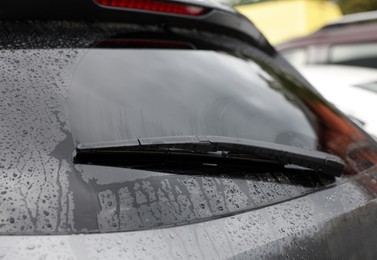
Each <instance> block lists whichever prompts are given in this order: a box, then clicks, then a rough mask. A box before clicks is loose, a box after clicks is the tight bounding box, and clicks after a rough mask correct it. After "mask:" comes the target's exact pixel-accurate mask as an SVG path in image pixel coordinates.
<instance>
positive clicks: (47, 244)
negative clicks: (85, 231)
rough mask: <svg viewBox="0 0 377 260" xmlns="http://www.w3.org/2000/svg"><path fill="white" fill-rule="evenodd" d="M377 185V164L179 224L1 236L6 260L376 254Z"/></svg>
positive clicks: (346, 255) (352, 256)
mask: <svg viewBox="0 0 377 260" xmlns="http://www.w3.org/2000/svg"><path fill="white" fill-rule="evenodd" d="M376 183H377V181H376V170H375V169H374V170H371V171H369V172H368V173H367V174H363V175H360V176H357V177H356V178H354V179H353V180H351V181H350V182H346V183H343V184H341V185H338V186H335V187H333V188H330V189H327V190H324V191H321V192H317V193H315V194H311V195H309V196H305V197H302V198H298V199H295V200H291V201H287V202H284V203H281V204H277V205H272V206H269V207H267V208H262V209H258V210H255V211H251V212H245V213H243V214H238V215H235V216H230V217H226V218H221V219H216V220H211V221H206V222H202V223H197V224H190V225H186V226H180V227H171V228H163V229H152V230H145V231H136V232H125V233H122V232H117V233H110V234H92V235H69V236H68V235H62V236H2V237H1V238H0V239H1V243H0V252H1V256H2V259H41V258H46V259H49V258H56V257H60V259H125V258H126V259H128V258H142V259H177V258H180V259H195V258H196V259H212V258H216V259H250V258H253V259H259V258H260V259H262V258H263V259H264V258H269V259H275V258H285V257H300V258H326V259H339V258H346V259H349V258H363V259H373V255H375V254H376V253H377V252H376V247H375V244H374V241H375V239H376V236H377V235H376V234H377V232H376V231H377V230H376V229H377V228H376V225H374V223H375V214H376V211H377V204H376V187H377V186H376ZM345 238H346V239H345ZM360 245H361V246H360Z"/></svg>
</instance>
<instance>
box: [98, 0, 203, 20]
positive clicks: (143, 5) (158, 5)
mask: <svg viewBox="0 0 377 260" xmlns="http://www.w3.org/2000/svg"><path fill="white" fill-rule="evenodd" d="M94 2H96V3H97V4H99V5H102V6H108V7H117V8H127V9H137V10H145V11H153V12H159V13H171V14H178V15H186V16H201V15H204V14H206V13H208V11H209V9H207V8H203V7H200V6H194V5H186V4H180V3H174V2H167V1H156V0H94Z"/></svg>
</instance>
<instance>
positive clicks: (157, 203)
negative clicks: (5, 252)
mask: <svg viewBox="0 0 377 260" xmlns="http://www.w3.org/2000/svg"><path fill="white" fill-rule="evenodd" d="M0 39H1V41H0V48H1V50H0V55H1V59H0V69H1V73H2V78H1V79H0V92H1V95H0V99H1V102H0V106H1V109H0V117H1V121H2V123H1V125H0V149H1V151H2V157H1V158H0V175H1V177H2V181H1V183H0V194H1V195H0V198H1V209H0V233H1V234H66V233H82V232H114V231H129V230H140V229H148V228H156V227H165V226H172V225H182V224H188V223H192V222H198V221H203V220H208V219H212V218H215V217H221V216H227V215H231V214H235V213H237V212H244V211H247V210H253V209H256V208H259V207H263V206H267V205H271V204H272V203H277V202H280V201H284V200H288V199H292V198H295V197H298V196H302V195H303V194H307V193H310V192H314V191H317V190H318V189H322V188H326V187H329V185H333V184H334V183H336V182H341V181H346V180H347V177H344V176H343V177H341V178H338V179H335V178H333V177H328V176H324V175H321V174H319V173H316V172H313V171H308V170H305V169H301V168H295V169H291V170H281V169H280V170H273V169H270V168H268V169H267V168H266V169H262V170H261V169H258V171H257V170H255V169H253V168H248V167H242V166H240V165H227V166H224V167H216V166H214V165H200V166H198V165H192V164H190V162H188V163H186V164H183V165H175V166H174V167H167V166H166V165H159V164H158V165H156V164H153V165H142V166H139V167H136V166H135V167H132V168H130V167H112V166H98V165H81V164H74V163H73V161H72V158H73V155H74V152H75V148H76V145H78V144H85V143H98V142H110V141H119V140H127V139H135V138H145V137H169V136H187V135H190V136H192V135H201V136H203V135H204V136H205V135H214V136H222V137H224V136H225V137H236V138H244V139H249V140H256V141H264V142H268V143H278V144H283V145H289V146H295V147H300V148H303V149H307V150H319V151H323V152H327V153H331V154H334V155H336V156H339V157H340V158H342V159H343V160H344V162H345V163H346V171H345V176H347V175H354V174H357V173H360V172H362V171H366V170H369V169H371V168H372V167H373V166H374V165H375V163H376V161H377V160H376V158H377V156H376V155H375V152H374V151H375V147H374V145H375V144H374V142H373V141H371V139H370V138H369V137H368V136H366V135H365V134H364V133H363V132H362V131H361V130H359V129H358V128H357V127H355V126H354V125H353V124H352V123H351V122H350V121H349V120H348V119H346V118H344V117H343V115H342V114H341V113H340V112H338V111H337V110H335V109H334V108H333V107H332V106H331V105H329V104H328V103H327V102H326V101H325V100H323V99H322V98H321V97H320V96H318V95H317V93H316V91H315V90H313V89H312V88H311V87H310V86H309V85H307V83H306V81H305V80H304V79H303V78H302V77H301V76H300V75H299V74H298V73H297V72H296V71H295V70H294V69H292V67H291V66H290V65H288V64H287V63H286V62H285V61H284V60H283V59H282V58H281V57H280V56H279V55H275V54H268V53H266V52H265V51H264V50H263V48H262V47H261V46H256V45H255V44H254V43H249V42H244V41H241V40H238V39H235V38H230V37H229V36H226V35H221V34H214V33H210V32H205V31H199V30H187V29H182V28H178V27H174V26H170V27H169V28H166V26H162V27H157V26H142V25H138V24H122V23H97V22H90V23H89V22H69V21H49V22H48V21H44V22H41V21H39V22H37V21H12V22H6V21H2V22H1V26H0Z"/></svg>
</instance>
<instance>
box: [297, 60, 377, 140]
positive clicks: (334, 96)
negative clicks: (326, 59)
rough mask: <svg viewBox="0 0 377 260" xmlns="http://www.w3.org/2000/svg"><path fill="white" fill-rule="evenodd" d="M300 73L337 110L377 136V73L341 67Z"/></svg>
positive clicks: (307, 69)
mask: <svg viewBox="0 0 377 260" xmlns="http://www.w3.org/2000/svg"><path fill="white" fill-rule="evenodd" d="M297 69H298V70H299V71H300V73H301V74H302V75H303V76H304V77H305V78H306V79H307V80H308V81H309V82H310V83H311V84H312V85H313V86H315V88H316V89H317V90H318V91H319V92H320V93H321V94H322V95H324V96H325V97H326V98H327V99H328V100H330V101H331V102H332V103H333V104H334V105H335V106H336V107H338V108H339V109H340V110H342V111H343V112H345V113H346V114H347V115H348V116H350V117H351V118H352V119H353V120H354V121H355V122H356V123H358V124H359V125H360V126H362V127H363V128H364V129H365V130H366V131H368V132H369V133H371V134H372V135H373V136H374V137H376V136H377V117H376V110H375V109H373V108H374V107H375V106H376V104H377V69H371V68H360V67H352V66H339V65H304V66H298V67H297Z"/></svg>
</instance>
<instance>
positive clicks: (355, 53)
mask: <svg viewBox="0 0 377 260" xmlns="http://www.w3.org/2000/svg"><path fill="white" fill-rule="evenodd" d="M329 63H334V64H344V65H352V66H361V67H370V68H377V42H368V43H355V44H344V45H334V46H332V47H331V48H330V53H329Z"/></svg>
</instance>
